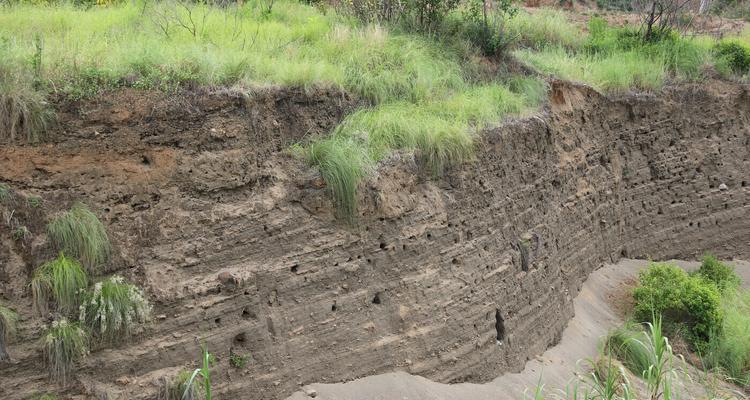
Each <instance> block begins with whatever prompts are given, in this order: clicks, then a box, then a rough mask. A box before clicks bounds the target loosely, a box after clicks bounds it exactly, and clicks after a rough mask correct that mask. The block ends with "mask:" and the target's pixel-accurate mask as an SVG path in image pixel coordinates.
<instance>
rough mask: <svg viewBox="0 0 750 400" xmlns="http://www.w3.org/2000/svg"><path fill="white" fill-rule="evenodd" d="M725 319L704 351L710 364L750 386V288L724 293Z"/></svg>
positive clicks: (734, 379)
mask: <svg viewBox="0 0 750 400" xmlns="http://www.w3.org/2000/svg"><path fill="white" fill-rule="evenodd" d="M722 310H723V312H724V320H723V324H722V326H721V329H719V330H717V331H716V332H714V335H713V336H712V337H711V340H710V341H709V343H708V346H707V349H706V351H705V353H704V357H703V362H704V363H705V364H706V366H707V367H708V368H711V369H714V370H716V371H719V372H720V373H721V374H723V375H724V376H726V377H727V378H728V379H729V380H731V381H733V382H735V383H737V384H738V385H741V386H743V387H746V388H747V387H750V292H748V291H744V290H742V291H729V292H728V293H726V294H724V296H723V297H722Z"/></svg>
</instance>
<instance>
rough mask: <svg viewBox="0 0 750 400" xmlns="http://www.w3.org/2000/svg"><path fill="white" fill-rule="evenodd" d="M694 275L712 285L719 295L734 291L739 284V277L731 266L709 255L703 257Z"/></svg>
mask: <svg viewBox="0 0 750 400" xmlns="http://www.w3.org/2000/svg"><path fill="white" fill-rule="evenodd" d="M696 273H697V274H698V276H700V277H701V278H703V279H705V280H707V281H709V282H712V283H714V284H715V285H716V287H717V288H718V289H719V292H720V293H725V292H727V290H735V289H737V288H738V287H739V286H740V283H741V281H740V277H739V276H737V273H736V272H734V268H733V267H732V266H731V265H727V264H724V263H722V262H721V261H719V260H717V259H716V257H714V256H713V255H711V254H706V255H704V256H703V262H702V263H701V266H700V268H698V271H697V272H696Z"/></svg>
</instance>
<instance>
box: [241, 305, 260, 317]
mask: <svg viewBox="0 0 750 400" xmlns="http://www.w3.org/2000/svg"><path fill="white" fill-rule="evenodd" d="M242 318H243V319H255V318H257V316H256V315H255V313H254V312H252V311H250V310H248V309H247V307H245V308H243V309H242Z"/></svg>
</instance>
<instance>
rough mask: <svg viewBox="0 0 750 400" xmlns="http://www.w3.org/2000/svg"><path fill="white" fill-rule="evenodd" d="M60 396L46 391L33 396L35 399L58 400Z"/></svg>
mask: <svg viewBox="0 0 750 400" xmlns="http://www.w3.org/2000/svg"><path fill="white" fill-rule="evenodd" d="M57 399H58V397H57V396H55V395H54V394H49V393H44V394H40V395H39V396H36V397H33V400H57Z"/></svg>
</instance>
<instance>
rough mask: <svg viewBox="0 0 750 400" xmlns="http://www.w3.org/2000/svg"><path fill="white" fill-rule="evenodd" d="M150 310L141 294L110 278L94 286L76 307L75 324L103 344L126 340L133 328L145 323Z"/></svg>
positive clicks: (121, 279)
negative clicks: (79, 325)
mask: <svg viewBox="0 0 750 400" xmlns="http://www.w3.org/2000/svg"><path fill="white" fill-rule="evenodd" d="M150 312H151V306H150V305H149V304H148V301H147V300H146V298H145V297H144V295H143V292H142V291H141V290H140V289H138V288H137V287H136V286H135V285H131V284H129V283H125V281H124V280H123V278H122V277H120V276H112V277H110V278H108V279H105V280H104V281H102V282H97V283H96V284H95V285H94V290H93V291H92V292H90V293H87V294H86V295H85V299H84V300H83V302H82V304H81V307H80V315H79V321H81V323H82V324H84V325H85V326H86V327H88V328H89V330H90V331H91V332H92V333H93V334H94V335H96V336H97V337H99V338H100V339H101V340H102V341H104V342H106V343H114V342H116V341H120V340H125V339H127V338H128V337H129V336H130V335H131V334H132V333H133V328H134V326H135V324H138V323H145V322H146V321H147V320H148V318H149V314H150Z"/></svg>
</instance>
